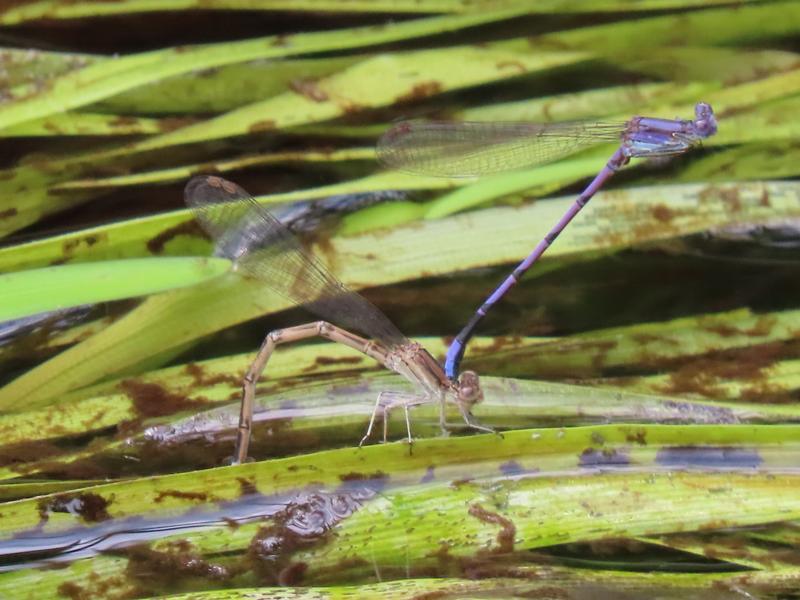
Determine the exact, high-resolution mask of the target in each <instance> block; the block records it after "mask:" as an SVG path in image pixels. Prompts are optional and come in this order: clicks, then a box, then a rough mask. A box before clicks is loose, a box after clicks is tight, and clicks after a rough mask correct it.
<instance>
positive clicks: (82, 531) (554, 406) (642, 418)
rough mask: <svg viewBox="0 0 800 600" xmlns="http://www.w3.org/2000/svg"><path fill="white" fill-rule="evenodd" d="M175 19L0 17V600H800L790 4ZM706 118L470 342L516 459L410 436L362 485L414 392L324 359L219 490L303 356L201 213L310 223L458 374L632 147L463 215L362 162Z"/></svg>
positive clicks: (426, 181) (466, 190)
mask: <svg viewBox="0 0 800 600" xmlns="http://www.w3.org/2000/svg"><path fill="white" fill-rule="evenodd" d="M189 4H192V3H186V2H175V1H174V0H159V1H157V2H148V3H142V2H139V1H138V0H123V1H114V2H105V1H101V2H83V1H74V2H69V3H64V2H54V1H49V0H40V1H32V2H22V3H11V4H9V5H8V6H4V7H2V8H0V27H1V28H2V30H3V32H4V33H5V34H7V35H6V36H5V37H4V40H5V43H6V44H7V47H5V48H3V49H2V50H1V51H0V66H2V69H0V144H2V147H3V149H4V153H3V155H4V156H5V157H6V158H4V159H3V160H4V162H3V164H2V165H0V168H1V169H2V170H0V235H2V236H3V241H4V244H3V247H1V248H0V273H2V274H0V318H2V319H3V321H4V322H3V323H2V326H0V365H2V371H0V373H2V375H0V377H2V380H0V384H2V387H0V597H4V598H5V597H9V598H17V597H20V598H47V597H64V598H122V597H147V596H153V595H162V596H166V595H170V594H173V596H172V597H184V598H189V597H191V598H209V599H210V598H239V597H241V598H246V597H252V594H262V595H263V596H267V595H268V596H269V597H276V598H280V597H284V596H286V597H292V598H295V597H308V598H321V597H331V598H337V597H347V598H358V597H364V598H372V597H386V598H413V597H463V596H473V597H486V596H491V597H530V596H534V595H535V596H537V597H558V598H587V597H620V598H637V597H652V596H653V595H654V593H656V592H657V593H658V594H659V597H664V598H673V597H674V598H687V597H690V598H691V597H703V598H707V597H711V598H716V597H720V598H727V597H734V598H736V597H759V598H761V597H764V598H782V597H790V594H792V593H796V590H797V589H798V587H800V582H798V579H800V571H798V569H797V566H796V565H797V561H798V551H797V546H798V533H797V530H798V523H800V502H799V501H798V498H800V494H798V491H800V489H799V488H800V474H799V473H798V471H797V464H798V449H799V448H800V429H798V423H797V422H798V418H799V417H800V409H798V407H797V390H798V389H800V366H799V365H800V346H798V344H797V337H798V332H800V315H799V314H798V304H797V300H796V299H797V298H798V292H800V289H798V283H797V282H798V281H800V279H798V277H797V273H796V270H797V264H798V263H797V250H798V239H800V238H799V236H798V227H797V223H798V217H800V184H798V182H797V181H795V180H794V178H796V177H797V175H798V174H800V173H799V171H800V155H799V154H798V144H797V140H798V139H800V138H799V136H800V126H799V125H798V123H797V119H796V118H795V115H796V114H797V111H798V108H800V95H798V90H800V72H799V71H798V65H800V60H798V56H797V54H796V53H795V52H794V51H793V49H794V48H795V47H796V45H797V39H798V35H800V5H798V4H797V3H796V2H741V3H739V4H737V5H736V6H735V7H731V6H728V5H726V4H724V3H721V2H711V3H710V2H697V1H695V0H643V1H641V2H637V3H630V2H627V1H625V2H620V1H619V0H591V1H590V2H582V3H576V4H574V5H570V4H569V3H562V2H549V1H546V2H536V3H528V2H516V1H513V0H481V1H479V2H464V1H462V0H424V1H422V2H419V1H415V2H406V1H405V0H397V1H392V2H384V1H382V0H380V1H377V2H374V1H371V2H361V1H358V0H356V1H353V2H347V3H340V2H331V1H329V0H304V1H301V2H287V3H276V2H252V3H241V2H231V1H228V0H205V1H204V2H203V3H198V6H194V5H192V6H189ZM199 4H202V8H201V7H200V6H199ZM567 5H569V6H567ZM345 8H346V10H347V12H341V11H344V9H345ZM290 9H291V10H290ZM144 24H146V25H144ZM221 24H224V26H221ZM12 41H13V43H12ZM12 46H13V47H12ZM40 48H43V49H40ZM698 101H704V102H708V103H710V104H711V105H712V106H713V107H714V110H715V113H716V114H717V118H718V121H719V132H718V133H717V135H715V136H714V137H711V138H709V139H708V140H706V141H704V143H703V146H702V147H701V148H699V149H697V150H695V151H693V152H692V153H690V154H688V155H685V156H681V157H678V158H677V159H675V160H673V161H672V162H670V163H667V164H654V163H652V162H647V161H640V162H637V163H635V164H632V165H630V166H629V167H626V169H625V170H624V171H621V172H620V173H619V174H618V175H617V176H615V177H614V178H613V180H611V181H610V182H609V184H608V186H607V188H605V189H604V190H603V191H602V192H600V193H599V194H598V195H597V197H596V198H595V199H594V200H592V202H591V203H590V204H589V205H587V207H586V208H585V209H584V210H583V211H582V212H581V214H580V215H579V217H578V218H577V219H576V220H575V221H574V222H573V223H572V224H571V225H570V226H569V227H568V228H567V229H566V230H565V231H564V233H563V235H562V236H561V237H559V239H558V242H557V243H556V244H554V245H553V247H552V248H551V249H550V250H549V251H548V253H547V254H546V255H545V257H544V258H543V259H542V262H541V264H538V263H537V266H536V268H535V269H533V270H532V271H531V272H530V273H529V274H528V277H527V278H526V280H524V281H523V283H522V284H521V285H520V286H518V288H517V289H515V291H514V294H512V295H511V296H510V297H509V298H507V299H506V300H505V301H504V302H503V304H502V306H500V307H498V308H500V309H501V310H498V311H496V313H497V314H493V315H492V316H491V318H487V321H486V324H485V326H484V327H483V328H482V329H481V330H480V332H479V334H480V336H481V337H477V338H475V339H474V340H473V342H472V344H471V346H470V352H469V354H468V356H467V359H466V361H465V366H466V367H467V368H470V369H475V370H476V371H478V372H479V373H480V374H481V381H482V383H483V387H484V392H485V400H484V402H482V403H481V404H479V405H476V407H475V415H476V417H477V418H479V419H480V420H481V421H482V422H486V423H487V424H489V425H491V426H493V427H496V428H497V429H499V430H500V431H502V432H503V435H502V437H500V436H496V435H493V434H478V435H475V434H473V433H470V432H468V431H466V430H465V431H458V432H455V433H454V434H453V435H452V436H451V437H449V438H446V439H445V438H438V437H437V431H438V421H437V418H438V415H437V409H436V407H435V406H423V407H419V408H415V409H414V411H413V419H414V429H413V431H414V434H415V435H416V436H419V437H418V439H415V440H414V443H413V444H412V445H410V446H409V445H408V444H405V443H402V442H397V443H388V444H385V445H384V444H373V445H367V446H365V447H363V448H360V449H359V448H356V447H355V446H356V444H357V442H358V440H359V439H360V437H361V436H362V435H363V432H364V428H365V426H366V423H367V421H368V419H369V415H370V412H371V410H372V406H373V404H374V402H375V397H376V395H377V393H378V391H380V390H382V389H386V388H387V387H388V388H391V389H397V390H400V391H403V390H405V389H406V388H405V387H404V386H405V384H404V383H403V382H402V381H401V380H400V379H399V378H398V377H396V376H392V375H390V374H388V373H385V372H383V371H381V369H380V367H379V365H377V364H376V363H374V362H373V361H371V360H370V359H368V358H366V357H364V356H362V355H359V354H357V353H354V352H352V351H351V350H349V349H347V348H342V347H337V346H335V345H331V344H308V345H302V346H297V347H287V348H281V349H280V350H278V351H277V352H276V353H275V355H274V356H273V357H272V359H271V361H270V365H269V372H268V373H267V375H266V377H264V378H263V379H262V380H261V382H260V384H259V386H258V397H257V407H256V408H257V410H256V415H255V419H256V426H255V429H254V437H253V442H252V446H251V456H253V457H254V458H255V462H253V463H246V464H242V465H237V466H225V461H226V459H227V458H228V457H229V456H230V455H231V453H232V451H233V440H234V437H235V426H236V419H237V416H238V406H237V403H238V399H239V397H240V394H241V379H242V375H243V373H244V371H245V370H246V369H247V366H248V365H249V363H250V361H251V360H252V357H253V354H254V352H255V350H256V348H257V346H258V344H259V343H260V340H261V338H262V336H263V334H264V333H265V332H266V331H267V330H268V329H270V328H275V327H285V326H289V325H295V324H299V323H302V322H305V321H307V320H308V319H305V318H304V317H303V316H302V315H299V314H298V313H295V312H286V309H288V308H290V305H289V303H288V302H287V301H285V300H283V299H281V298H279V297H276V296H273V295H270V294H268V293H266V291H265V289H264V287H263V285H260V284H259V282H257V281H253V280H251V279H248V278H246V277H242V276H240V274H238V273H236V272H231V271H230V264H229V263H228V261H226V260H222V259H210V258H208V257H210V255H211V250H212V249H211V242H210V240H209V239H207V237H206V236H205V234H204V233H203V232H202V230H201V229H200V228H199V227H198V226H197V224H196V223H195V222H194V221H193V219H192V215H191V214H190V212H189V211H187V210H186V209H185V208H184V207H183V205H182V197H181V189H182V187H183V185H184V184H185V182H186V181H187V180H188V179H189V178H190V177H191V176H193V175H196V174H205V173H224V174H225V177H226V178H229V179H232V180H236V181H242V183H246V186H247V188H248V189H249V190H251V191H257V192H258V193H259V196H258V197H257V200H258V201H259V202H263V203H264V204H268V205H270V206H271V208H272V209H274V208H276V206H277V205H284V204H286V203H292V204H291V206H290V207H289V208H283V210H285V211H286V213H285V216H286V218H287V219H289V220H291V219H297V221H296V224H297V227H298V230H299V231H300V233H301V236H302V237H303V240H304V243H305V244H306V245H307V246H308V248H309V249H311V250H312V251H314V252H316V253H318V254H319V255H320V257H321V258H322V259H323V260H324V261H325V262H326V263H327V264H328V265H329V266H330V268H331V270H332V271H333V272H334V273H335V274H336V276H337V277H338V278H340V279H341V280H342V281H343V282H344V283H346V284H347V285H348V286H351V287H352V288H354V289H358V290H363V292H364V294H365V295H366V296H367V297H368V298H369V299H370V300H371V301H372V302H374V303H375V304H376V305H378V306H379V307H381V309H382V310H384V311H385V312H386V313H387V314H388V315H389V316H390V318H391V319H392V320H393V321H395V322H396V323H397V324H398V326H399V327H400V328H401V330H402V331H403V332H404V333H407V334H408V335H409V336H411V337H413V338H414V339H417V340H419V341H420V342H421V343H423V344H424V345H425V347H426V348H428V349H429V350H430V351H431V352H432V353H433V354H434V355H435V356H437V357H438V358H441V357H443V355H444V352H445V350H446V347H447V342H449V341H450V336H452V335H454V334H455V333H457V332H458V330H459V329H460V328H461V327H462V325H463V324H464V322H466V320H467V319H468V318H469V316H470V314H471V313H472V312H473V310H474V309H475V307H476V306H477V305H478V304H479V303H480V301H481V300H482V299H483V298H484V297H485V295H486V293H488V292H489V291H490V290H491V289H492V287H493V286H494V285H495V284H496V282H497V281H498V280H499V278H500V276H501V274H503V273H505V272H506V270H507V268H508V266H509V265H511V264H516V263H517V262H518V261H519V260H520V259H521V258H522V257H524V256H525V255H526V254H527V253H528V252H529V251H530V248H531V247H532V245H533V244H534V243H535V241H536V240H537V239H539V238H541V237H542V236H543V235H544V234H545V233H546V232H547V230H548V229H549V228H550V226H551V225H552V224H553V223H554V222H556V221H557V220H558V218H559V217H560V215H561V214H563V213H564V211H565V210H566V208H567V207H568V206H569V204H570V203H571V202H572V200H573V198H574V196H575V192H576V190H577V191H579V190H580V189H582V187H584V186H585V183H586V181H588V179H589V178H590V177H592V176H593V175H594V174H595V173H597V172H598V171H599V169H600V168H601V167H602V165H603V164H605V163H606V162H607V161H608V158H609V157H610V155H611V154H612V153H613V152H614V147H615V145H614V144H613V143H612V144H604V145H599V146H597V147H593V148H590V149H588V150H584V151H582V152H580V153H577V154H571V155H568V156H565V157H564V158H562V159H561V160H558V161H557V162H551V163H549V164H546V165H543V166H540V167H537V168H536V169H529V170H521V171H515V172H509V173H497V174H493V175H490V176H487V177H485V178H482V179H478V180H475V179H447V178H436V177H426V176H422V175H412V174H408V173H401V172H397V171H391V170H384V169H381V168H380V167H379V166H378V164H377V162H376V160H375V150H374V148H375V141H376V139H377V138H378V136H379V135H380V134H381V133H383V132H384V131H386V130H387V129H388V128H389V127H390V126H391V124H392V122H393V121H395V120H396V119H398V118H423V119H424V118H436V119H459V120H462V119H463V120H531V121H544V122H549V121H565V120H578V119H590V120H595V119H596V120H602V121H620V122H621V121H624V120H626V119H628V118H630V116H631V115H634V114H642V115H648V116H654V117H663V118H675V117H677V116H680V115H683V116H685V115H687V114H691V113H692V108H693V106H694V105H695V104H696V103H697V102H698ZM331 196H337V197H339V198H341V199H342V201H341V202H339V201H337V202H335V203H331V202H330V201H325V199H328V198H330V197H331ZM351 201H352V202H351ZM326 202H327V204H326ZM343 208H344V209H345V210H342V209H343ZM456 418H457V416H456V415H455V414H454V415H453V418H451V421H453V422H455V420H456ZM404 429H405V424H404V423H403V422H402V418H400V415H398V418H397V419H393V420H392V422H391V423H390V434H391V435H393V436H394V437H393V438H391V439H398V438H402V437H403V432H404ZM257 587H258V588H259V590H258V591H255V590H254V588H257ZM748 595H749V596H748Z"/></svg>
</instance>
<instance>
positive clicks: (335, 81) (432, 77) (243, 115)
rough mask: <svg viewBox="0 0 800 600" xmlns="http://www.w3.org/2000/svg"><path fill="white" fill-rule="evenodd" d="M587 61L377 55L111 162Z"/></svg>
mask: <svg viewBox="0 0 800 600" xmlns="http://www.w3.org/2000/svg"><path fill="white" fill-rule="evenodd" d="M517 47H519V49H517ZM586 58H587V55H586V54H585V53H583V52H549V53H544V52H538V53H531V52H528V51H527V49H526V48H524V47H523V45H522V44H517V43H513V42H512V43H510V42H498V43H492V44H487V45H485V46H482V47H475V46H455V47H448V48H436V49H432V50H417V51H411V52H397V53H392V54H389V53H385V54H379V55H377V56H375V57H371V58H367V59H366V60H364V61H362V62H359V63H357V64H355V65H353V66H352V67H349V68H347V69H344V70H343V71H341V72H339V73H335V74H333V75H330V76H328V77H324V78H322V79H319V80H317V81H315V82H313V84H311V85H310V86H309V87H308V88H307V89H304V88H300V89H299V91H294V90H292V91H290V92H286V93H283V94H280V95H277V96H274V97H272V98H268V99H266V100H263V101H261V102H255V103H252V104H249V105H247V106H243V107H241V108H238V109H235V110H232V111H229V112H227V113H225V114H223V115H221V116H218V117H215V118H212V119H208V120H206V121H203V122H202V123H198V124H196V125H191V126H188V127H183V128H181V129H179V130H177V131H174V132H172V133H167V134H164V135H161V136H157V137H154V138H149V139H146V140H144V141H142V142H139V143H136V144H131V145H128V146H125V147H122V148H120V149H118V150H110V151H109V152H108V153H106V154H105V157H106V158H107V157H117V156H128V155H131V154H136V153H140V152H146V151H152V150H156V149H162V148H167V147H170V146H175V145H180V144H189V143H194V142H201V141H209V140H216V139H223V138H227V137H231V136H236V135H243V134H247V133H256V132H259V131H273V130H276V129H284V128H287V127H292V126H297V125H304V124H307V123H314V122H318V121H326V120H330V119H334V118H338V117H342V116H344V115H347V114H350V113H353V112H358V111H361V110H365V109H369V108H378V107H381V106H387V105H391V104H394V103H395V102H398V101H400V102H402V101H404V100H405V101H409V100H418V99H421V98H425V97H428V96H432V95H435V94H440V93H443V92H446V91H450V90H454V89H459V88H464V87H472V86H475V85H479V84H484V83H488V82H492V81H500V80H504V79H510V78H512V77H517V76H520V75H521V74H527V73H533V72H537V71H544V70H548V69H553V68H555V67H561V66H565V65H569V64H574V63H577V62H580V61H583V60H585V59H586ZM464 65H469V68H468V69H465V68H464ZM267 115H268V117H267V118H265V117H266V116H267ZM0 117H2V113H0ZM101 156H103V155H102V154H101Z"/></svg>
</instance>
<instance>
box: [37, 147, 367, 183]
mask: <svg viewBox="0 0 800 600" xmlns="http://www.w3.org/2000/svg"><path fill="white" fill-rule="evenodd" d="M353 160H375V149H374V148H373V147H371V146H368V147H365V148H343V149H341V150H329V151H315V150H301V151H296V152H291V151H289V152H272V153H269V154H255V155H249V156H240V157H238V158H232V159H229V160H220V161H207V162H203V163H196V164H192V165H185V166H182V167H173V168H171V169H161V170H158V171H146V172H142V173H136V174H133V175H119V176H117V177H103V178H95V179H78V180H73V181H68V182H66V183H62V184H58V185H56V186H53V187H52V188H51V189H52V190H53V191H70V190H87V189H104V190H105V189H109V188H118V187H128V186H136V185H146V184H153V183H167V182H172V181H182V180H188V179H189V178H190V177H192V176H193V175H198V174H201V173H227V172H229V171H239V170H242V169H247V168H250V167H254V166H263V165H272V164H281V163H294V162H298V163H317V162H320V163H335V162H339V161H353ZM375 191H378V190H377V189H376V190H375ZM313 193H314V192H312V194H313ZM295 195H297V194H295Z"/></svg>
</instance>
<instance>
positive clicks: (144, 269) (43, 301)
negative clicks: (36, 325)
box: [0, 257, 231, 321]
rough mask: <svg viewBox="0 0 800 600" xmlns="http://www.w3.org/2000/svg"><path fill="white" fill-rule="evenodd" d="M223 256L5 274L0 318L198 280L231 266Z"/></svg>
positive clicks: (151, 291)
mask: <svg viewBox="0 0 800 600" xmlns="http://www.w3.org/2000/svg"><path fill="white" fill-rule="evenodd" d="M230 267H231V263H230V261H229V260H226V259H222V258H177V257H166V258H157V259H152V258H139V259H128V260H116V261H115V260H107V261H103V262H96V263H82V264H75V265H63V266H58V267H45V268H43V269H34V270H31V271H19V272H16V273H6V274H5V275H0V287H2V289H3V301H2V304H0V321H7V320H10V319H18V318H20V317H25V316H28V315H34V314H37V313H41V312H47V311H52V310H61V309H64V308H69V307H72V306H80V305H83V304H96V303H98V302H107V301H109V300H120V299H123V298H135V297H138V296H146V295H148V294H156V293H159V292H164V291H167V290H172V289H177V288H180V287H186V286H191V285H197V284H199V283H203V282H205V281H208V280H210V279H213V278H216V277H219V276H220V275H222V274H223V273H226V272H228V271H229V270H230Z"/></svg>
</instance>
